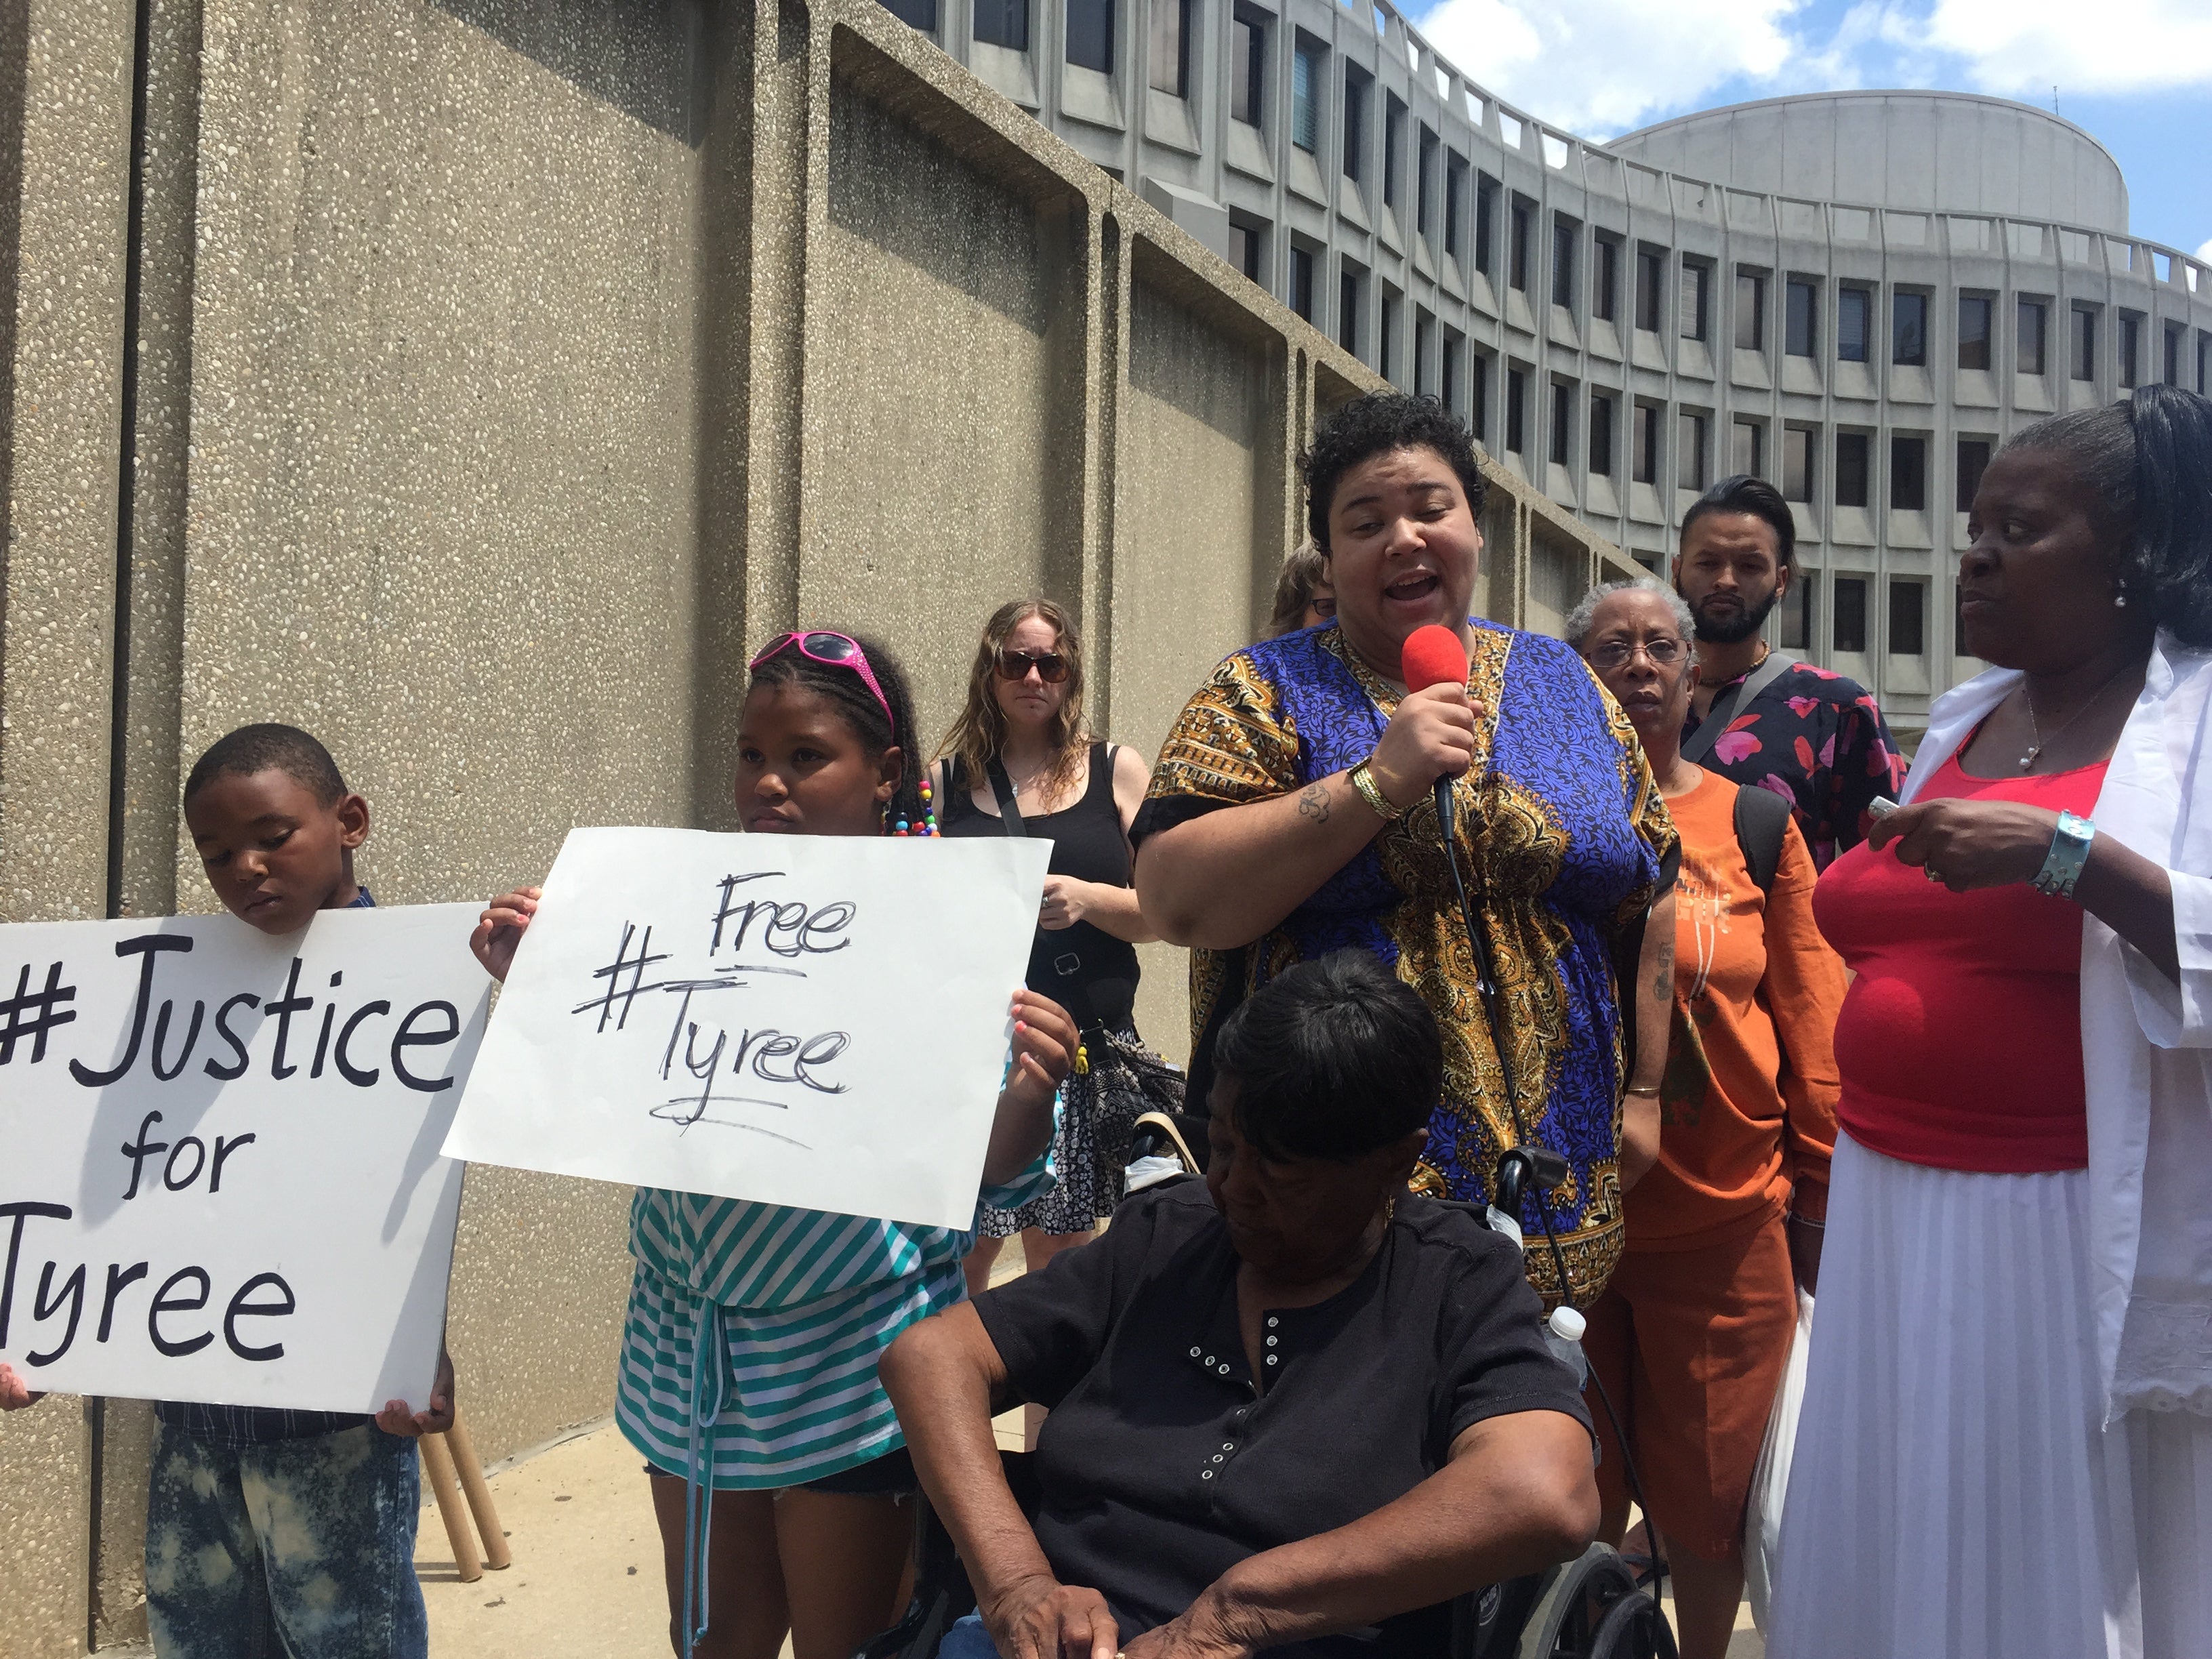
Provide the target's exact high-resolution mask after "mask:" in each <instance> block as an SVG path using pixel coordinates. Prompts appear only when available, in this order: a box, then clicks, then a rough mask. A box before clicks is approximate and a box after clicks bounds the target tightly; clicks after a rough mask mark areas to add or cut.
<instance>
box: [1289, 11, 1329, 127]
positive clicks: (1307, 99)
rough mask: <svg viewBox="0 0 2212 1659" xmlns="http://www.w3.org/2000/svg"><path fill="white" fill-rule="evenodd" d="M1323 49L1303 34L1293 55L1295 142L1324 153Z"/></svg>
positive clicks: (1292, 117) (1292, 104)
mask: <svg viewBox="0 0 2212 1659" xmlns="http://www.w3.org/2000/svg"><path fill="white" fill-rule="evenodd" d="M1321 71H1322V49H1321V48H1320V47H1319V46H1310V45H1309V44H1308V43H1307V42H1306V40H1305V38H1304V36H1303V35H1302V36H1300V37H1299V38H1298V40H1297V44H1296V46H1294V47H1293V48H1292V50H1291V143H1294V144H1296V145H1297V147H1298V148H1299V149H1302V150H1304V151H1305V153H1306V154H1307V155H1320V154H1321Z"/></svg>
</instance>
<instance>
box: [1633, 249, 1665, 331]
mask: <svg viewBox="0 0 2212 1659" xmlns="http://www.w3.org/2000/svg"><path fill="white" fill-rule="evenodd" d="M1665 281H1666V264H1665V263H1664V262H1663V261H1662V259H1661V258H1660V256H1659V255H1658V253H1657V252H1655V251H1653V250H1652V249H1650V248H1648V247H1646V248H1638V249H1637V250H1636V326H1637V327H1638V328H1640V329H1642V330H1643V331H1644V332H1645V333H1646V334H1656V333H1657V332H1658V331H1659V289H1660V287H1661V285H1662V283H1665Z"/></svg>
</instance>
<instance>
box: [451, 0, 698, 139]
mask: <svg viewBox="0 0 2212 1659" xmlns="http://www.w3.org/2000/svg"><path fill="white" fill-rule="evenodd" d="M430 3H431V4H432V5H433V6H434V7H435V9H437V10H439V11H442V12H444V13H445V14H446V15H447V16H449V17H453V18H456V19H458V20H459V21H461V22H464V23H466V24H468V25H469V26H470V27H472V28H477V29H481V30H483V32H484V33H486V34H488V35H489V36H490V37H491V38H492V39H493V40H496V41H498V42H499V43H500V44H501V46H505V47H507V49H508V50H509V51H511V52H520V54H521V55H522V56H523V57H525V58H529V59H530V60H531V61H532V63H535V64H539V65H541V66H542V67H544V68H545V69H549V70H552V71H553V73H554V74H556V75H557V76H560V77H561V78H562V80H564V81H566V82H568V83H569V84H570V85H572V86H574V87H575V88H577V89H578V90H579V91H580V92H583V93H586V94H589V95H590V96H592V97H593V98H596V99H598V100H600V101H601V102H602V103H605V104H611V105H612V106H614V107H615V108H617V109H618V110H620V111H622V112H623V114H625V115H628V116H629V117H630V118H633V119H634V120H637V121H641V122H642V123H644V124H645V125H647V126H649V127H652V128H653V129H654V130H655V131H659V132H665V133H666V134H667V135H668V136H669V137H671V138H676V139H679V140H681V141H682V142H683V143H686V144H688V145H690V147H691V148H693V149H697V148H698V147H699V144H700V143H701V142H702V140H703V139H704V137H706V131H707V121H708V114H709V112H710V111H711V109H712V107H713V103H714V40H713V39H712V36H713V34H714V16H713V7H712V6H711V5H710V4H709V3H708V0H430Z"/></svg>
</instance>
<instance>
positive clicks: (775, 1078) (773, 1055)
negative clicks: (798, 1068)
mask: <svg viewBox="0 0 2212 1659" xmlns="http://www.w3.org/2000/svg"><path fill="white" fill-rule="evenodd" d="M763 1035H764V1036H766V1037H767V1038H768V1041H767V1042H763V1043H762V1044H761V1046H760V1047H759V1048H756V1049H755V1050H754V1051H753V1075H754V1076H755V1077H757V1078H765V1079H767V1080H768V1081H769V1082H770V1083H796V1082H798V1081H799V1077H798V1074H797V1073H783V1072H771V1071H769V1068H768V1063H769V1061H770V1060H780V1059H781V1058H782V1057H783V1056H784V1055H786V1054H797V1053H798V1052H799V1039H798V1038H797V1037H795V1036H786V1035H785V1034H784V1033H783V1032H781V1031H769V1032H765V1033H763Z"/></svg>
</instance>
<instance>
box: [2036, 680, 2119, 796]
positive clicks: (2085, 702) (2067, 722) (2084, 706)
mask: <svg viewBox="0 0 2212 1659" xmlns="http://www.w3.org/2000/svg"><path fill="white" fill-rule="evenodd" d="M2133 666H2134V665H2133V664H2132V663H2122V664H2121V665H2119V666H2118V668H2116V669H2114V670H2113V671H2112V673H2111V675H2110V676H2109V677H2107V678H2106V681H2105V683H2104V684H2102V685H2100V686H2099V687H2098V688H2097V689H2096V690H2094V691H2092V692H2091V693H2090V694H2089V695H2088V696H2086V697H2084V698H2082V699H2081V707H2080V708H2076V709H2075V711H2074V712H2073V713H2072V714H2069V715H2068V716H2067V717H2066V718H2065V719H2064V720H2061V721H2059V722H2058V724H2057V726H2054V727H2053V728H2052V729H2051V737H2052V738H2055V737H2057V736H2059V735H2061V734H2062V733H2063V732H2064V731H2065V730H2066V728H2067V727H2068V726H2071V725H2073V724H2074V722H2075V720H2080V719H2081V716H2082V715H2084V714H2087V713H2088V712H2089V708H2090V705H2092V704H2093V703H2094V702H2096V701H2097V699H2098V698H2100V697H2101V696H2104V695H2105V693H2106V692H2107V691H2109V690H2112V687H2113V686H2114V685H2116V684H2118V683H2119V678H2120V676H2121V675H2123V674H2124V673H2126V672H2127V671H2128V670H2129V669H2130V668H2131V667H2133ZM2020 695H2021V701H2022V702H2025V703H2027V729H2028V730H2029V731H2030V732H2032V733H2033V734H2034V738H2035V741H2034V742H2033V743H2031V744H2028V746H2027V753H2026V754H2025V755H2022V756H2021V757H2020V769H2021V771H2023V772H2026V771H2028V770H2030V769H2032V768H2033V766H2034V765H2035V763H2036V761H2037V760H2038V759H2039V758H2040V757H2041V756H2042V754H2043V751H2044V750H2045V748H2046V747H2047V746H2048V745H2049V744H2050V742H2051V738H2046V737H2045V736H2044V735H2043V726H2042V723H2041V722H2040V721H2039V720H2037V719H2036V718H2035V693H2034V692H2033V691H2032V690H2029V689H2028V684H2027V681H2026V680H2025V679H2023V680H2022V681H2021V683H2020Z"/></svg>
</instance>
